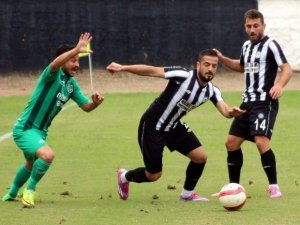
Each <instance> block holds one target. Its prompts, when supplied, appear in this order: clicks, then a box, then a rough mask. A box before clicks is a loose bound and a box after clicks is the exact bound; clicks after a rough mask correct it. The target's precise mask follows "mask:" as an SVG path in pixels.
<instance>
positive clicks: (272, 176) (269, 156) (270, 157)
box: [261, 149, 277, 184]
mask: <svg viewBox="0 0 300 225" xmlns="http://www.w3.org/2000/svg"><path fill="white" fill-rule="evenodd" d="M261 163H262V166H263V168H264V170H265V172H266V174H267V177H268V180H269V184H277V173H276V158H275V155H274V153H273V151H272V149H269V150H268V151H266V152H265V153H263V154H262V155H261Z"/></svg>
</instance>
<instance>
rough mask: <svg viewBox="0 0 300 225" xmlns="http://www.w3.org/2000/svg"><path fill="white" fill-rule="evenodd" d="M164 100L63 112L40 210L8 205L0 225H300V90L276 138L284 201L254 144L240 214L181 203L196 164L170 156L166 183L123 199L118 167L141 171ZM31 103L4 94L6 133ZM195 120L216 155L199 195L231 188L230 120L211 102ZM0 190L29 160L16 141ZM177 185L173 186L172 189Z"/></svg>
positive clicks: (287, 100)
mask: <svg viewBox="0 0 300 225" xmlns="http://www.w3.org/2000/svg"><path fill="white" fill-rule="evenodd" d="M157 95H158V94H155V93H148V94H144V93H136V94H107V95H105V101H104V103H103V105H101V106H100V107H99V108H98V109H97V110H95V111H93V112H91V113H88V114H87V113H84V112H83V111H82V110H80V109H79V108H78V107H76V106H75V107H70V108H69V109H68V110H65V111H63V112H61V113H60V114H59V115H58V116H57V118H55V120H54V121H53V124H52V126H51V127H50V129H49V136H48V139H47V142H48V144H49V145H50V146H51V147H52V148H53V149H54V151H55V153H56V158H55V160H54V162H53V164H52V166H51V167H50V169H49V171H48V173H47V174H46V175H45V177H44V178H43V179H42V180H41V182H40V183H39V185H38V188H37V192H38V196H37V200H36V206H35V208H33V209H26V208H22V204H21V203H20V202H1V203H0V211H1V217H0V224H1V225H2V224H12V225H13V224H15V225H25V224H26V225H40V224H45V225H52V224H65V225H68V224H70V225H71V224H72V225H74V224H76V225H94V224H95V225H96V224H97V225H98V224H101V225H102V224H105V225H106V224H107V225H134V224H137V225H148V224H149V225H150V224H151V225H156V224H157V225H158V224H166V225H168V224H172V225H174V224H178V225H180V224H182V225H192V224H213V225H216V224H219V225H227V224H228V225H229V224H247V225H248V224H255V225H257V224H274V225H275V224H276V225H284V224H286V225H288V224H291V225H292V224H293V225H294V224H298V223H299V222H298V220H299V219H298V216H297V214H298V209H299V200H300V186H299V183H300V178H299V171H300V166H299V158H300V151H299V146H300V132H299V126H300V122H299V106H298V102H299V99H300V92H299V91H286V92H285V93H284V96H283V97H282V98H281V100H280V110H279V115H278V119H277V123H276V126H275V129H274V131H275V132H274V135H273V139H272V149H273V150H274V152H275V154H276V157H277V167H278V180H279V184H280V188H281V191H282V193H283V197H282V198H281V199H270V198H269V197H268V194H267V192H266V188H267V178H266V176H265V174H264V171H263V169H262V167H261V163H260V157H259V154H258V151H257V150H256V147H255V146H254V144H252V143H245V144H244V145H243V152H244V167H243V171H242V177H241V184H242V185H243V186H244V187H245V189H246V191H247V195H248V200H247V203H246V204H245V206H244V207H243V208H242V210H241V211H238V212H227V211H226V210H224V209H223V208H222V207H221V206H220V204H219V202H218V199H217V198H213V197H210V202H207V203H199V202H181V201H179V200H178V197H179V194H180V192H181V188H182V186H183V182H184V177H185V169H186V166H187V164H188V160H187V158H185V157H183V156H181V155H180V154H178V153H176V152H174V153H170V152H169V151H168V150H167V149H166V150H165V152H164V168H163V176H162V178H161V179H160V180H159V181H157V182H154V183H146V184H145V183H144V184H136V183H131V184H130V193H129V194H130V195H129V198H128V200H127V201H122V200H120V199H119V196H118V194H117V180H116V170H117V168H118V167H124V168H126V169H132V168H135V167H138V166H142V165H143V162H142V157H141V154H140V150H139V148H138V143H137V127H138V122H139V119H140V116H141V115H142V113H143V112H144V111H145V110H146V108H147V107H148V106H149V104H150V103H151V102H152V101H153V99H154V98H155V97H156V96H157ZM223 97H224V98H225V100H226V101H227V102H228V103H229V104H230V105H239V104H240V99H241V94H240V93H235V92H234V93H224V96H223ZM27 99H28V96H23V97H0V107H1V110H0V135H3V134H5V133H7V132H10V131H11V126H12V124H13V123H14V122H15V120H16V119H17V118H18V116H19V115H20V113H21V111H22V110H23V108H24V107H25V104H26V101H27ZM183 121H186V122H187V123H188V124H189V125H190V127H191V128H192V129H193V131H194V132H195V133H196V134H197V135H198V137H199V139H200V140H201V142H202V143H203V145H204V146H205V148H206V151H207V153H208V162H207V164H206V168H205V170H204V173H203V175H202V178H201V180H200V182H199V183H198V185H197V187H196V191H197V192H198V193H200V194H201V195H203V196H210V195H211V194H212V193H214V192H217V191H219V190H220V188H221V187H222V186H223V185H224V184H225V183H227V167H226V151H225V146H224V142H225V139H226V136H227V132H228V128H229V126H230V123H231V120H228V119H226V118H223V117H222V116H221V115H220V114H219V113H218V112H217V110H216V109H215V108H214V106H213V104H211V103H207V104H205V105H203V106H201V107H199V108H198V109H196V110H194V111H192V112H191V113H190V114H188V115H187V116H186V117H185V118H184V119H183ZM0 151H1V157H0V163H1V167H0V177H1V182H0V193H1V196H2V195H4V194H5V193H6V192H7V188H8V187H9V186H10V184H11V182H12V179H13V176H14V175H15V172H16V170H17V168H18V167H19V165H20V164H21V163H22V162H23V161H24V159H23V156H22V153H21V151H20V150H18V149H17V147H16V146H15V144H14V142H13V141H12V139H11V138H10V139H6V140H4V141H2V142H0ZM168 186H172V187H174V189H170V188H168Z"/></svg>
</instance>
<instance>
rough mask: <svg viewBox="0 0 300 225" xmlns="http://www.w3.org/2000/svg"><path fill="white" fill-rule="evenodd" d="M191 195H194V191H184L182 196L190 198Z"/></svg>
mask: <svg viewBox="0 0 300 225" xmlns="http://www.w3.org/2000/svg"><path fill="white" fill-rule="evenodd" d="M191 194H193V191H187V190H185V189H182V192H181V196H183V197H189V196H190V195H191Z"/></svg>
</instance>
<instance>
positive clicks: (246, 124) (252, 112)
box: [229, 100, 278, 142]
mask: <svg viewBox="0 0 300 225" xmlns="http://www.w3.org/2000/svg"><path fill="white" fill-rule="evenodd" d="M240 108H241V109H245V110H247V112H246V113H245V114H243V115H241V116H239V117H236V118H235V119H234V120H233V122H232V124H231V127H230V130H229V134H231V135H234V136H237V137H241V138H244V139H245V140H248V141H252V142H254V136H256V135H263V136H266V137H267V138H269V139H271V137H272V133H273V128H274V124H275V120H276V116H277V113H278V101H277V100H268V101H263V102H243V103H242V104H241V106H240Z"/></svg>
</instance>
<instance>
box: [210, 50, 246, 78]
mask: <svg viewBox="0 0 300 225" xmlns="http://www.w3.org/2000/svg"><path fill="white" fill-rule="evenodd" d="M214 50H215V51H216V52H217V55H218V58H219V61H220V63H222V64H223V65H224V66H226V67H227V68H229V69H231V70H233V71H236V72H240V73H243V72H244V67H242V66H241V65H240V60H238V59H231V58H229V57H226V56H224V55H223V54H222V53H221V52H220V51H219V50H218V49H215V48H214Z"/></svg>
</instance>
